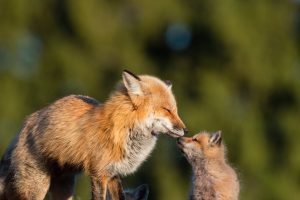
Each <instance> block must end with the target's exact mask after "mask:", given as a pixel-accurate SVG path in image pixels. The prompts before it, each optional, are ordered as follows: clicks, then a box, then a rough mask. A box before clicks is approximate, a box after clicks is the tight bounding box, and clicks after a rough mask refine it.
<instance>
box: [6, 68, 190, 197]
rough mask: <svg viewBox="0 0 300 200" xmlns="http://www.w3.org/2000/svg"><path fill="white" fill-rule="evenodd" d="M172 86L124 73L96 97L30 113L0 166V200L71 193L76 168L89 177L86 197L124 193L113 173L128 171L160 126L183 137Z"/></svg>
mask: <svg viewBox="0 0 300 200" xmlns="http://www.w3.org/2000/svg"><path fill="white" fill-rule="evenodd" d="M185 132H186V128H185V125H184V123H183V122H182V121H181V119H180V118H179V116H178V114H177V107H176V101H175V98H174V96H173V94H172V91H171V85H169V84H166V83H165V82H163V81H161V80H160V79H158V78H156V77H153V76H148V75H140V76H137V75H134V74H133V73H131V72H128V71H124V72H123V81H122V82H121V83H120V84H119V86H118V87H117V89H116V91H115V92H113V93H112V95H111V96H110V98H109V99H108V100H107V101H106V102H105V103H104V104H100V103H98V102H97V101H96V100H95V99H93V98H91V97H87V96H80V95H71V96H67V97H64V98H62V99H59V100H57V101H56V102H54V103H53V104H50V105H49V106H47V107H45V108H43V109H41V110H39V111H37V112H35V113H33V114H31V115H30V116H28V117H27V119H26V120H25V122H24V124H23V127H22V129H21V131H20V133H19V134H18V135H17V137H16V139H15V141H14V142H13V143H12V144H11V145H10V148H9V149H8V150H7V152H6V154H5V155H4V157H3V159H2V161H1V166H0V175H1V177H0V183H3V184H4V185H2V186H0V189H1V188H2V194H1V191H0V199H9V200H14V199H16V200H33V199H34V200H40V199H44V197H45V195H46V193H47V192H48V191H49V192H50V196H51V198H52V199H55V200H64V199H72V194H73V190H74V179H75V175H76V174H77V173H79V172H81V171H84V172H85V173H86V174H87V175H88V176H90V178H91V185H92V199H93V200H96V199H102V200H103V199H105V197H106V193H107V189H108V190H109V192H110V194H111V198H112V199H124V198H125V197H124V193H123V189H122V186H121V181H120V178H119V176H125V175H127V174H131V173H133V172H135V171H136V170H137V168H138V167H139V166H140V165H141V163H142V162H143V161H144V160H145V159H146V158H147V157H148V155H149V154H150V153H151V151H152V150H153V148H154V146H155V143H156V140H157V136H158V135H159V134H160V133H165V134H168V135H170V136H172V137H179V136H183V135H184V133H185Z"/></svg>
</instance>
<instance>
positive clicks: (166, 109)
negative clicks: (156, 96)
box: [163, 107, 171, 113]
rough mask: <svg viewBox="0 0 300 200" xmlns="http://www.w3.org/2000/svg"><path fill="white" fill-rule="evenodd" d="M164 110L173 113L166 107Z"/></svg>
mask: <svg viewBox="0 0 300 200" xmlns="http://www.w3.org/2000/svg"><path fill="white" fill-rule="evenodd" d="M163 109H164V110H165V111H167V112H168V113H171V110H170V109H168V108H165V107H163Z"/></svg>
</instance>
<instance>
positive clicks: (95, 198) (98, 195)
mask: <svg viewBox="0 0 300 200" xmlns="http://www.w3.org/2000/svg"><path fill="white" fill-rule="evenodd" d="M91 179H92V180H91V181H92V200H105V199H106V191H107V183H108V178H107V177H101V178H98V177H92V178H91Z"/></svg>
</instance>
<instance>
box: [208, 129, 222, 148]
mask: <svg viewBox="0 0 300 200" xmlns="http://www.w3.org/2000/svg"><path fill="white" fill-rule="evenodd" d="M209 143H210V144H211V145H218V146H220V145H221V143H222V132H221V131H218V132H216V133H213V134H212V135H211V136H210V138H209Z"/></svg>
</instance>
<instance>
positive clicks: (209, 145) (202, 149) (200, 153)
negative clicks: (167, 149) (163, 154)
mask: <svg viewBox="0 0 300 200" xmlns="http://www.w3.org/2000/svg"><path fill="white" fill-rule="evenodd" d="M177 144H178V146H179V148H180V149H181V150H182V152H183V154H184V155H185V157H186V158H187V160H188V161H189V162H190V163H192V162H193V161H195V160H199V159H215V158H222V157H224V156H223V154H224V145H223V143H222V134H221V131H218V132H216V133H213V134H209V133H206V132H202V133H198V134H196V135H194V136H193V137H181V138H179V139H178V141H177Z"/></svg>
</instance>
